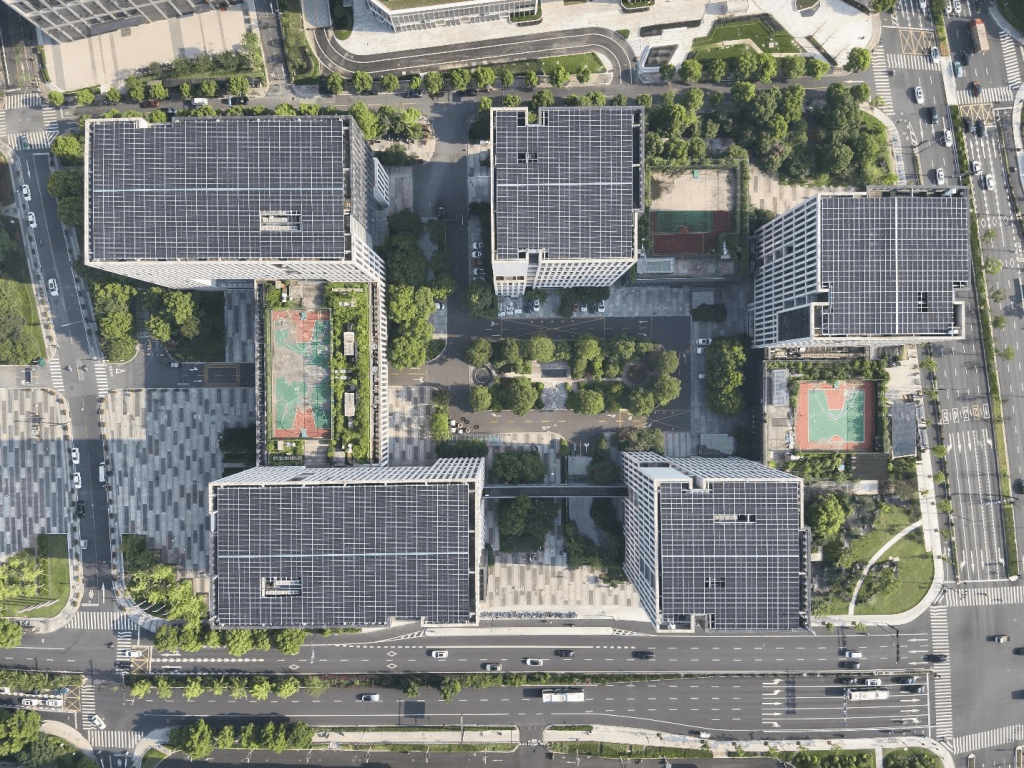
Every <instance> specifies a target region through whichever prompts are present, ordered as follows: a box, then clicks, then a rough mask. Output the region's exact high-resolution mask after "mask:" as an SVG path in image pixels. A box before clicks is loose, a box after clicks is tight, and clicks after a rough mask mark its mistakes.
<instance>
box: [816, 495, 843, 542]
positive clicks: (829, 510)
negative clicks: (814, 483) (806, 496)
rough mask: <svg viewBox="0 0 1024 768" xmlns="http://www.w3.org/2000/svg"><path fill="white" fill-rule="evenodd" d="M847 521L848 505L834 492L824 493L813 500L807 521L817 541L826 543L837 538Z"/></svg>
mask: <svg viewBox="0 0 1024 768" xmlns="http://www.w3.org/2000/svg"><path fill="white" fill-rule="evenodd" d="M845 522H846V507H844V506H843V503H842V502H841V501H840V500H839V498H838V497H837V496H836V495H835V494H832V493H826V494H822V495H821V496H819V497H818V498H816V499H815V500H814V501H812V502H811V504H810V506H809V509H808V515H807V523H808V525H810V527H811V533H812V534H814V538H815V540H816V541H819V542H821V543H823V544H824V543H826V542H829V541H832V540H833V539H835V538H836V537H837V536H838V535H839V532H840V531H841V530H842V528H843V524H844V523H845Z"/></svg>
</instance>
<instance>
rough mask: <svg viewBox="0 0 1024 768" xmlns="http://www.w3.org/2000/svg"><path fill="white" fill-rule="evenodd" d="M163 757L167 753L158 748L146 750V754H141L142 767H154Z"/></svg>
mask: <svg viewBox="0 0 1024 768" xmlns="http://www.w3.org/2000/svg"><path fill="white" fill-rule="evenodd" d="M165 757H167V755H165V754H164V753H163V752H161V751H160V750H159V749H149V750H146V754H144V755H143V756H142V768H156V766H157V765H159V764H160V762H161V761H162V760H163V759H164V758H165Z"/></svg>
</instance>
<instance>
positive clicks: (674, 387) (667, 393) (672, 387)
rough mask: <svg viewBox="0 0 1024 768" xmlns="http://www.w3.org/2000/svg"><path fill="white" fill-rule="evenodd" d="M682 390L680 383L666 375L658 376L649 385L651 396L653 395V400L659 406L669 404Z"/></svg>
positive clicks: (673, 377)
mask: <svg viewBox="0 0 1024 768" xmlns="http://www.w3.org/2000/svg"><path fill="white" fill-rule="evenodd" d="M682 389H683V386H682V382H680V381H679V379H677V378H676V377H675V376H670V375H669V374H667V373H661V374H658V377H657V378H656V379H655V380H654V381H653V382H652V384H651V394H652V395H654V400H655V402H656V403H657V404H658V405H659V406H662V405H668V404H669V403H671V402H672V401H673V400H675V399H676V398H677V397H679V395H680V393H681V392H682Z"/></svg>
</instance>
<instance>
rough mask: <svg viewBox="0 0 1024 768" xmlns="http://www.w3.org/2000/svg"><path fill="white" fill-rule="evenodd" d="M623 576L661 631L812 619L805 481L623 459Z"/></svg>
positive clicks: (761, 470) (786, 626) (779, 625)
mask: <svg viewBox="0 0 1024 768" xmlns="http://www.w3.org/2000/svg"><path fill="white" fill-rule="evenodd" d="M622 473H623V477H624V478H625V481H626V485H627V486H628V489H629V494H628V496H627V498H626V510H625V522H624V529H625V536H626V553H625V566H624V568H625V571H626V574H627V575H628V576H629V578H630V581H632V583H633V585H634V586H635V587H636V590H637V592H638V593H639V594H640V601H641V604H642V605H643V607H644V610H645V611H646V612H647V615H648V617H649V618H650V620H651V623H652V624H653V625H654V626H655V627H657V628H659V629H668V630H671V629H692V628H694V627H696V626H704V627H705V628H706V629H708V630H720V631H762V630H765V631H773V630H790V629H798V628H800V627H801V626H804V625H805V624H806V623H807V621H808V618H809V617H808V601H809V597H808V595H809V581H808V572H807V569H808V563H807V557H808V551H809V539H808V532H807V530H806V529H805V528H804V526H803V480H801V479H800V478H799V477H794V476H793V475H789V474H786V473H785V472H780V471H778V470H775V469H769V468H768V467H765V466H763V465H762V464H758V463H756V462H753V461H748V460H746V459H738V458H723V459H712V458H698V457H694V458H686V459H667V458H665V457H664V456H660V455H658V454H656V453H650V452H626V453H623V454H622Z"/></svg>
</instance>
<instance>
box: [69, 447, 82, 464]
mask: <svg viewBox="0 0 1024 768" xmlns="http://www.w3.org/2000/svg"><path fill="white" fill-rule="evenodd" d="M81 460H82V455H81V454H80V453H79V452H78V449H77V448H72V449H71V463H72V464H77V463H78V462H79V461H81Z"/></svg>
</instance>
